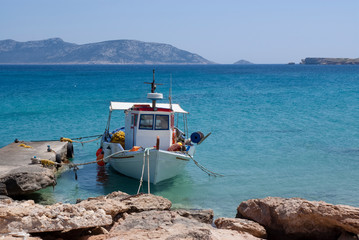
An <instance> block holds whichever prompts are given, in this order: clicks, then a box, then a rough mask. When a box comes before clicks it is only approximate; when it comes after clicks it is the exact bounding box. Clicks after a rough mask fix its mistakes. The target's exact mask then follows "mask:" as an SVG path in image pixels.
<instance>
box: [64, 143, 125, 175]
mask: <svg viewBox="0 0 359 240" xmlns="http://www.w3.org/2000/svg"><path fill="white" fill-rule="evenodd" d="M122 152H129V150H123V151H118V152H115V153H112V154H111V155H108V156H107V157H105V158H101V159H98V160H96V161H91V162H86V163H77V164H75V163H72V162H70V163H69V169H71V168H73V169H74V172H75V179H76V180H77V170H79V168H78V166H85V165H89V164H93V163H97V162H100V161H104V162H106V160H107V159H108V158H110V157H112V156H113V155H116V154H119V153H122Z"/></svg>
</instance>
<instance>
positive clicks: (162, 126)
mask: <svg viewBox="0 0 359 240" xmlns="http://www.w3.org/2000/svg"><path fill="white" fill-rule="evenodd" d="M168 129H169V128H168V115H156V130H168Z"/></svg>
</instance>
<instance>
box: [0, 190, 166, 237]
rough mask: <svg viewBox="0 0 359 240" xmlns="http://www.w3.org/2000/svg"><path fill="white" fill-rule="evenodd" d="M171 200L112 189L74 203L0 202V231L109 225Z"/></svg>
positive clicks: (65, 229)
mask: <svg viewBox="0 0 359 240" xmlns="http://www.w3.org/2000/svg"><path fill="white" fill-rule="evenodd" d="M170 207H171V202H170V201H169V200H167V199H165V198H162V197H159V196H154V195H149V194H139V195H133V196H130V195H127V194H126V193H122V192H114V193H111V194H109V195H107V196H101V197H97V198H89V199H87V200H84V201H81V202H80V203H78V204H63V203H56V204H54V205H48V206H44V205H40V204H35V203H34V201H32V200H30V201H13V200H11V199H5V200H1V201H0V233H10V232H28V233H41V232H54V231H57V232H58V231H62V232H64V231H71V230H76V229H89V228H94V227H101V226H109V225H111V224H112V223H113V219H115V218H119V217H122V215H123V213H125V212H128V213H131V212H140V211H149V210H168V209H169V208H170Z"/></svg>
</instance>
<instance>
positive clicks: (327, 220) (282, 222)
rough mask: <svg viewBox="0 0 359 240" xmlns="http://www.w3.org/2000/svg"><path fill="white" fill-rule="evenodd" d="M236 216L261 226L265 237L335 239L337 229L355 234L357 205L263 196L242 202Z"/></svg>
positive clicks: (358, 220) (358, 226) (358, 223)
mask: <svg viewBox="0 0 359 240" xmlns="http://www.w3.org/2000/svg"><path fill="white" fill-rule="evenodd" d="M237 217H244V218H247V219H251V220H253V221H256V222H258V223H259V224H261V225H263V226H264V227H265V228H266V230H267V233H268V235H269V236H271V235H272V236H282V237H283V238H284V236H285V237H286V238H287V239H289V238H291V239H298V238H306V239H328V240H329V239H337V238H338V237H339V236H340V234H341V232H349V233H353V234H358V233H359V208H355V207H351V206H345V205H332V204H328V203H325V202H315V201H307V200H304V199H300V198H290V199H285V198H278V197H267V198H264V199H252V200H248V201H245V202H242V203H241V204H240V205H239V207H238V208H237Z"/></svg>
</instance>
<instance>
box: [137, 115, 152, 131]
mask: <svg viewBox="0 0 359 240" xmlns="http://www.w3.org/2000/svg"><path fill="white" fill-rule="evenodd" d="M139 129H151V130H152V129H153V114H141V116H140V126H139Z"/></svg>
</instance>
